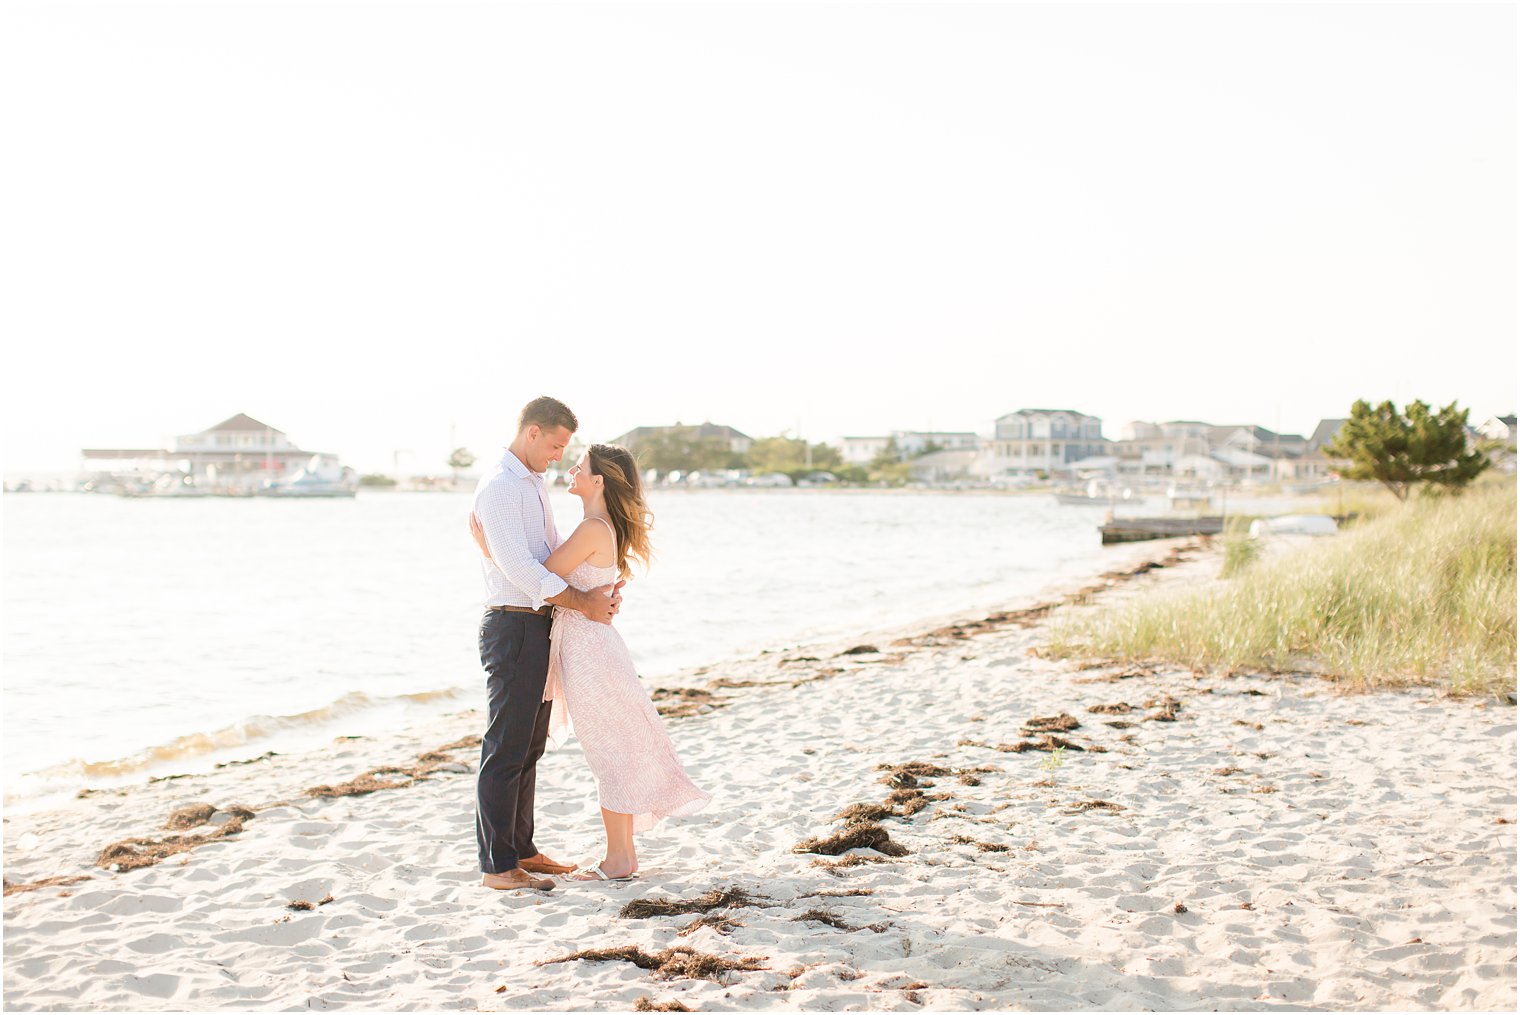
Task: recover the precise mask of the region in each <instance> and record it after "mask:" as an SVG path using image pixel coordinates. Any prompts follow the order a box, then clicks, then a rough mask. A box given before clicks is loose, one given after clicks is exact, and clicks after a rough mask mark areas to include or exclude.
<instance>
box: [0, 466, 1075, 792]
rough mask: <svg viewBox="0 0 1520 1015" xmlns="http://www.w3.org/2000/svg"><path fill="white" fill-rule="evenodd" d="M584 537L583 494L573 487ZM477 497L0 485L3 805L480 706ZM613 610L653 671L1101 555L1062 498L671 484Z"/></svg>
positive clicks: (981, 596)
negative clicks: (95, 491) (192, 495)
mask: <svg viewBox="0 0 1520 1015" xmlns="http://www.w3.org/2000/svg"><path fill="white" fill-rule="evenodd" d="M555 496H556V499H555V504H554V507H555V515H556V519H557V520H558V522H559V523H560V528H561V530H562V531H565V532H568V531H569V529H570V528H572V527H573V526H574V524H575V522H576V521H577V520H578V519H579V517H580V504H579V502H578V501H576V500H575V499H574V498H572V497H570V496H569V495H568V494H564V493H559V494H556V495H555ZM469 505H470V498H469V496H468V495H466V494H425V495H408V494H383V493H380V494H367V495H366V494H361V495H360V496H359V497H358V498H356V499H354V500H349V501H307V502H301V501H267V500H220V499H207V500H183V501H163V500H158V501H154V500H124V499H118V498H115V497H105V496H49V495H6V496H5V498H4V514H5V525H4V570H5V575H4V579H5V580H4V602H5V612H4V662H5V682H4V703H5V719H4V724H5V791H6V796H7V802H8V803H16V802H19V801H21V800H24V799H28V798H35V797H37V796H39V795H41V794H46V793H56V792H72V791H73V790H75V789H77V788H78V787H79V786H80V785H82V784H86V783H101V782H109V781H112V780H119V779H125V778H134V779H140V778H142V777H143V776H144V774H145V773H152V772H157V771H165V770H169V769H172V770H174V771H186V770H190V769H193V768H196V767H204V766H205V765H208V764H210V763H211V762H212V761H214V760H215V759H217V758H225V757H228V756H229V755H236V756H240V757H242V756H248V755H250V754H253V753H258V752H261V751H263V750H267V749H279V750H294V749H300V748H302V747H313V746H317V745H319V744H322V743H326V742H328V741H329V740H330V739H331V738H332V737H333V736H335V735H337V734H340V733H376V732H380V731H383V730H385V729H390V728H396V727H399V726H403V725H406V724H408V723H411V722H415V721H417V720H419V719H422V718H426V717H427V716H429V715H432V714H436V713H439V712H442V711H457V710H459V709H462V708H467V707H474V706H476V705H478V704H480V699H481V698H482V693H481V688H482V686H483V676H482V673H481V670H480V661H479V657H478V655H477V653H476V641H475V639H476V629H477V626H478V624H479V620H480V613H481V608H480V605H479V603H480V597H481V589H480V584H481V583H480V579H479V574H478V569H477V564H476V550H475V548H474V544H473V543H471V542H470V540H469V537H468V533H467V532H466V531H465V525H464V519H465V516H466V514H467V513H468V511H469ZM651 506H652V507H653V509H654V511H655V516H656V526H657V528H656V533H655V536H656V540H657V542H656V550H657V553H658V557H657V560H656V566H655V568H654V570H653V571H652V572H651V573H650V574H649V575H648V576H647V577H645V576H640V577H638V578H636V579H635V580H634V581H632V582H630V583H629V586H628V588H627V590H626V597H627V598H626V603H625V605H624V609H623V612H622V614H621V616H620V618H619V622H618V626H619V628H620V629H621V630H622V632H623V636H624V638H625V639H626V640H627V642H628V644H629V646H630V648H631V650H632V652H633V656H634V659H635V660H636V662H637V663H638V665H639V669H640V673H641V674H642V675H643V676H644V677H645V678H658V677H662V676H665V675H668V674H670V673H671V672H673V671H675V670H678V669H680V668H683V667H686V666H691V665H695V664H699V663H712V662H719V661H721V660H723V659H726V658H730V657H735V656H739V655H747V654H751V653H753V652H755V651H757V650H758V649H760V648H762V647H777V646H781V645H786V644H791V643H797V642H804V641H808V640H813V639H818V638H829V637H845V636H848V635H850V634H851V633H852V632H855V631H864V630H868V629H876V628H882V627H887V626H892V625H895V624H899V623H906V622H910V621H913V620H916V619H919V618H922V617H925V616H928V615H933V614H939V613H947V612H957V611H961V610H966V609H971V608H979V607H982V606H994V605H999V604H1002V603H1005V602H1007V601H1008V600H1010V599H1012V598H1014V597H1017V596H1020V595H1026V594H1030V593H1034V592H1037V591H1039V590H1040V589H1041V588H1043V587H1044V586H1046V585H1048V584H1050V583H1051V582H1053V581H1056V580H1061V579H1065V578H1068V577H1077V576H1083V575H1087V574H1092V573H1095V572H1097V571H1099V570H1101V569H1102V568H1103V566H1104V560H1105V558H1104V553H1103V550H1102V548H1101V547H1100V545H1099V542H1098V533H1097V529H1096V525H1097V524H1098V522H1099V521H1100V515H1101V511H1098V510H1095V509H1092V508H1085V507H1078V508H1070V507H1059V506H1057V505H1055V504H1054V503H1053V500H1052V498H1050V497H1009V496H979V495H946V494H936V493H922V494H915V493H869V492H860V493H853V492H852V493H829V492H822V491H818V492H809V491H785V492H779V493H773V492H754V493H747V492H729V491H711V492H685V491H680V492H659V491H656V492H655V493H654V494H653V495H652V497H651Z"/></svg>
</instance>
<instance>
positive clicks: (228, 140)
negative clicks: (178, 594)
mask: <svg viewBox="0 0 1520 1015" xmlns="http://www.w3.org/2000/svg"><path fill="white" fill-rule="evenodd" d="M1516 40H1517V34H1516V8H1515V6H1514V5H1513V4H1492V5H1477V6H1453V5H1431V6H1414V5H1400V6H1380V5H1361V4H1358V5H1314V4H1298V5H1254V6H1244V5H1232V4H1204V5H1182V6H1152V5H1144V4H1129V5H1123V6H1095V5H1086V4H1072V3H1065V4H1061V5H1049V6H1047V5H993V4H981V5H964V6H962V5H954V4H947V3H935V4H928V5H922V6H918V5H874V4H845V5H829V6H825V5H815V4H785V5H783V4H751V5H730V4H721V3H710V2H709V3H701V4H691V5H642V4H615V5H576V4H563V3H562V4H554V5H506V4H478V5H464V4H448V3H443V2H439V0H427V2H420V3H390V4H384V3H371V2H362V3H360V2H353V3H330V2H327V3H324V2H319V0H301V2H298V3H272V2H259V3H230V2H214V0H195V2H191V3H181V4H148V3H134V2H111V3H101V4H83V3H70V2H64V0H45V2H40V3H38V2H14V0H12V2H10V3H8V4H6V5H5V7H4V8H3V13H0V139H3V144H4V147H5V155H4V157H3V158H0V194H3V202H4V204H3V209H0V212H3V218H0V326H3V332H4V334H5V336H6V343H5V344H6V352H5V357H4V360H3V362H4V366H5V370H4V381H3V389H0V390H3V396H4V397H3V399H0V402H3V406H4V409H3V425H4V468H5V471H7V472H11V473H14V472H18V471H25V470H52V469H71V468H74V467H75V466H76V465H77V464H78V449H79V448H81V447H85V446H91V447H130V446H157V445H159V444H160V443H161V442H164V441H167V440H170V439H172V437H173V436H174V435H175V434H180V433H190V432H194V431H196V430H200V429H202V428H204V427H207V426H210V425H212V424H214V423H216V422H218V421H220V420H221V419H223V418H225V417H227V416H230V415H232V414H234V413H237V412H246V413H249V414H250V415H252V416H255V417H257V418H259V419H261V420H263V421H264V422H266V423H269V424H271V425H273V426H275V427H277V428H279V429H281V430H284V431H285V432H286V433H288V434H289V435H290V436H291V437H292V438H293V439H294V440H296V441H297V442H298V443H300V444H301V445H302V446H304V447H308V448H311V449H313V450H323V451H334V452H338V453H340V454H341V455H342V456H343V457H344V460H345V461H346V462H347V463H348V464H352V465H355V466H356V467H358V468H360V469H362V470H364V471H369V470H371V469H386V470H388V469H389V468H390V465H391V461H392V453H393V451H396V450H398V449H400V450H405V451H407V452H410V454H409V455H408V456H407V457H406V458H405V459H403V464H404V466H405V467H406V468H407V469H408V470H409V471H442V469H443V465H442V459H443V457H444V456H445V455H446V454H447V452H448V449H449V447H450V434H451V432H452V433H453V434H454V441H455V442H456V443H457V444H459V445H464V446H468V447H470V448H472V449H473V450H474V451H475V452H476V453H477V454H479V455H482V456H494V455H495V453H496V450H495V449H497V448H499V447H501V446H502V445H504V444H505V443H506V442H507V441H508V440H509V439H510V436H511V431H512V429H513V422H514V419H515V415H516V412H517V410H518V409H519V408H520V407H521V405H522V403H523V402H525V401H526V400H528V399H529V398H531V397H533V396H535V395H538V394H541V393H549V394H554V395H557V396H558V397H560V398H563V399H564V400H565V401H567V402H568V403H570V405H571V406H572V407H573V408H574V409H576V410H577V412H578V413H579V415H580V417H581V421H582V430H581V435H582V436H583V437H586V438H588V439H591V440H605V439H609V438H611V437H614V436H616V435H617V434H619V433H621V432H623V431H625V430H627V429H629V428H631V427H634V426H638V425H641V424H661V423H670V422H674V421H676V420H680V421H683V422H688V423H694V422H701V421H702V420H704V419H711V420H713V421H714V422H719V423H728V424H731V425H733V426H735V427H738V428H739V429H741V430H743V431H745V432H747V433H749V434H750V435H751V436H755V437H759V436H767V435H771V434H775V433H778V432H780V431H783V430H791V431H794V432H795V431H796V430H797V428H798V427H800V428H801V431H802V432H803V434H804V435H805V436H807V437H809V438H811V439H813V440H832V439H835V438H837V437H839V436H840V435H844V434H872V433H883V432H885V431H887V430H889V429H894V428H900V429H923V428H929V427H932V428H936V429H952V430H976V431H980V432H983V433H989V432H990V431H991V428H992V421H993V419H994V418H996V417H997V416H998V415H1001V414H1003V413H1006V412H1010V411H1012V410H1014V409H1018V408H1021V407H1041V408H1045V407H1055V408H1073V409H1078V410H1081V411H1084V412H1089V413H1093V414H1096V415H1099V416H1102V417H1103V419H1104V432H1105V434H1106V435H1108V436H1114V435H1115V434H1116V432H1117V431H1118V429H1119V427H1120V425H1121V424H1122V423H1124V422H1125V421H1127V420H1131V419H1156V420H1162V419H1175V418H1187V419H1203V420H1207V421H1210V422H1216V423H1258V424H1260V425H1263V426H1267V427H1269V428H1273V429H1280V430H1284V431H1288V432H1299V433H1304V434H1307V433H1308V432H1310V430H1311V429H1312V428H1313V426H1314V424H1315V423H1316V422H1317V421H1318V420H1319V419H1320V418H1321V417H1324V416H1336V415H1344V414H1345V412H1346V410H1347V408H1348V407H1349V405H1350V403H1351V402H1352V401H1353V400H1354V399H1356V398H1359V397H1360V398H1367V399H1369V400H1373V401H1378V400H1381V399H1383V398H1393V399H1394V400H1395V401H1398V402H1400V403H1401V404H1402V403H1403V402H1405V401H1407V400H1410V399H1414V398H1423V399H1425V400H1426V401H1429V402H1435V403H1445V402H1448V401H1451V400H1453V399H1456V400H1458V401H1460V402H1461V403H1462V404H1463V405H1464V406H1468V407H1470V408H1471V410H1472V419H1473V421H1474V422H1477V421H1480V420H1482V419H1484V418H1486V417H1488V416H1491V415H1496V414H1502V413H1508V412H1513V411H1514V409H1515V404H1516V268H1517V264H1516V225H1517V218H1516V212H1517V205H1516V179H1517V176H1520V173H1517V166H1516V130H1517V103H1516V49H1517V46H1516Z"/></svg>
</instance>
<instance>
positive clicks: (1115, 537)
mask: <svg viewBox="0 0 1520 1015" xmlns="http://www.w3.org/2000/svg"><path fill="white" fill-rule="evenodd" d="M1098 531H1099V532H1101V533H1103V544H1104V545H1105V546H1106V545H1108V544H1109V543H1138V542H1140V541H1141V540H1145V539H1174V538H1176V537H1178V536H1217V535H1219V533H1221V532H1223V531H1224V516H1223V515H1205V516H1204V517H1202V518H1113V519H1110V520H1109V521H1107V522H1104V523H1103V524H1102V525H1100V526H1099V527H1098Z"/></svg>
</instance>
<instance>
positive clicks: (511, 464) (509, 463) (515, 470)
mask: <svg viewBox="0 0 1520 1015" xmlns="http://www.w3.org/2000/svg"><path fill="white" fill-rule="evenodd" d="M501 467H502V468H504V469H506V470H507V471H508V472H510V473H511V474H512V475H514V476H516V477H517V478H518V479H537V480H542V479H543V478H544V474H543V473H541V472H534V471H533V470H532V469H530V468H528V467H527V466H526V465H524V464H523V462H522V459H520V458H518V457H517V456H516V455H514V454H513V453H512V449H511V448H508V449H507V451H506V453H505V454H503V455H502V456H501Z"/></svg>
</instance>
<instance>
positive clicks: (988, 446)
mask: <svg viewBox="0 0 1520 1015" xmlns="http://www.w3.org/2000/svg"><path fill="white" fill-rule="evenodd" d="M1111 443H1112V442H1110V441H1107V440H1105V439H1104V437H1103V421H1102V420H1101V419H1099V418H1098V417H1097V416H1089V415H1087V414H1085V413H1081V412H1077V411H1075V410H1073V409H1019V410H1018V411H1017V412H1010V413H1008V414H1007V415H1004V416H999V417H998V418H997V420H996V422H995V423H994V424H993V436H992V439H991V440H990V441H988V442H984V444H983V448H982V451H983V454H982V462H981V465H980V467H979V468H978V471H984V472H986V473H987V474H989V475H1002V476H1008V475H1016V474H1019V473H1033V472H1047V473H1049V472H1057V471H1060V470H1063V469H1066V468H1068V467H1069V466H1071V465H1072V464H1073V463H1075V462H1079V461H1081V460H1082V459H1084V458H1091V457H1093V456H1095V455H1106V454H1108V453H1109V445H1110V444H1111Z"/></svg>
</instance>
